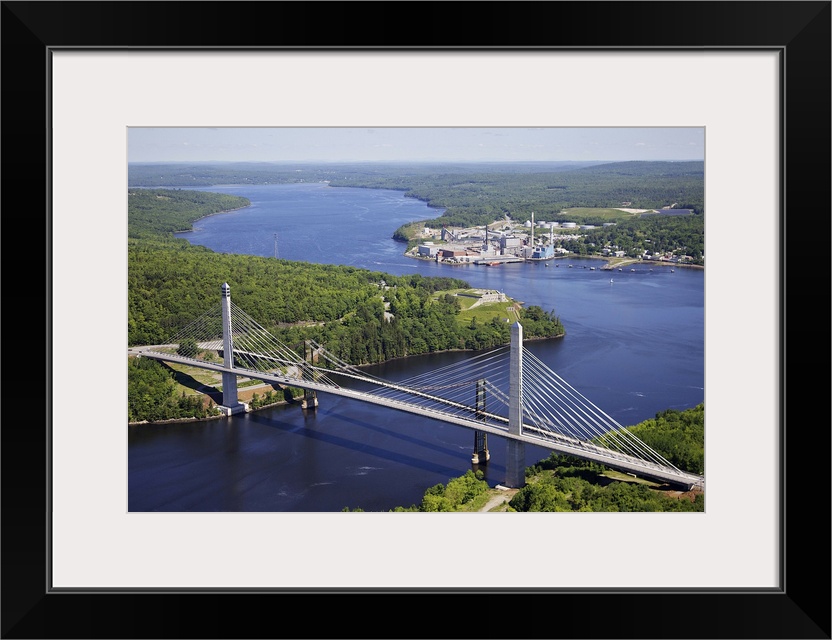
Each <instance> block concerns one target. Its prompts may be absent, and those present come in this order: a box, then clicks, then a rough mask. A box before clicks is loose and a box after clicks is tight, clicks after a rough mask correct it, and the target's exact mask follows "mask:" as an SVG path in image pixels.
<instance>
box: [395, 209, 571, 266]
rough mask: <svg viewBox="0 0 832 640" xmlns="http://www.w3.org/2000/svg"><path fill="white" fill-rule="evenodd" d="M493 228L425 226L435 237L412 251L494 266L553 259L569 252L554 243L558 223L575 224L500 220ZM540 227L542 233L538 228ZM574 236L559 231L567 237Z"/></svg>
mask: <svg viewBox="0 0 832 640" xmlns="http://www.w3.org/2000/svg"><path fill="white" fill-rule="evenodd" d="M494 226H495V228H494V229H490V228H489V227H488V226H486V227H485V228H469V229H457V230H453V229H449V228H447V227H445V226H443V227H442V230H441V232H438V235H439V237H438V238H436V235H437V232H433V231H432V230H429V229H425V231H424V234H423V235H427V236H428V237H431V238H435V239H436V240H438V241H439V242H437V241H436V240H430V241H428V240H426V241H425V242H423V243H421V244H419V245H418V246H417V247H416V248H415V249H413V250H411V255H413V256H416V257H419V258H423V259H432V260H436V261H437V262H443V263H447V264H480V265H482V264H484V265H488V266H495V265H499V264H504V263H507V262H525V261H527V260H529V261H541V260H551V259H553V258H555V257H558V256H563V255H566V254H568V253H569V252H568V251H567V250H566V249H563V248H561V247H556V246H555V236H554V229H555V228H556V227H558V226H563V227H564V228H575V227H576V226H577V225H575V223H569V222H566V223H563V225H560V224H559V223H557V222H538V223H537V224H535V222H534V213H532V219H531V221H529V222H526V223H525V224H524V225H519V226H517V227H513V226H511V225H508V224H503V223H499V224H497V225H494ZM536 229H540V233H539V234H535V230H536ZM569 237H572V236H562V235H560V234H559V235H558V238H559V239H561V238H563V239H565V238H569Z"/></svg>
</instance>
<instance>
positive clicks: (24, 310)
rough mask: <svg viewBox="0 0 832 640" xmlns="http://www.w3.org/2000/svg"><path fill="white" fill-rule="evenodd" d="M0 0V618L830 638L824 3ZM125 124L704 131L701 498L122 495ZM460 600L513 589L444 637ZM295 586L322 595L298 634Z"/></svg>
mask: <svg viewBox="0 0 832 640" xmlns="http://www.w3.org/2000/svg"><path fill="white" fill-rule="evenodd" d="M2 11H3V13H2V47H3V52H4V54H5V56H4V62H3V86H4V88H5V96H4V98H5V99H4V114H3V123H4V125H5V135H4V140H3V144H4V160H5V162H4V169H5V180H4V187H5V189H4V195H3V199H4V204H5V205H6V206H5V208H4V214H5V215H4V222H5V223H6V229H5V234H4V237H5V238H6V243H5V244H6V249H7V252H6V256H7V258H6V263H7V265H6V266H7V269H6V273H7V278H6V280H7V282H6V284H7V287H6V292H5V293H6V296H5V298H6V314H5V318H4V319H5V320H6V322H5V338H6V340H5V343H4V347H6V350H5V355H6V358H5V362H6V366H5V371H4V373H5V374H6V376H5V383H6V384H4V390H5V395H4V399H5V401H6V402H5V404H4V406H5V418H6V420H5V424H4V428H3V429H2V432H0V433H2V435H1V436H0V437H2V444H3V447H2V450H3V454H2V455H3V459H2V460H3V480H4V482H3V493H2V505H1V506H2V513H3V516H4V518H3V523H2V527H3V529H2V534H3V535H2V539H3V542H2V544H3V547H2V551H3V559H2V560H3V561H2V565H1V566H0V571H2V576H3V581H4V582H3V584H4V588H3V594H2V599H3V602H2V634H3V637H4V638H35V637H37V638H69V637H84V638H97V637H108V638H116V637H148V638H150V637H201V638H208V637H282V636H284V635H287V634H289V635H292V636H293V637H305V636H306V637H353V636H356V637H397V636H399V635H402V636H406V637H437V636H440V635H449V636H452V637H456V636H459V637H468V636H469V635H472V636H473V635H477V636H479V635H483V634H486V635H489V636H494V635H496V636H498V637H574V638H582V637H586V638H590V637H609V638H636V637H638V638H653V637H655V638H674V637H678V638H711V637H713V638H829V637H830V579H829V578H830V563H829V550H830V549H829V547H830V545H829V541H830V535H829V534H830V529H829V511H828V509H829V505H830V500H829V498H830V495H829V486H830V483H829V473H830V469H829V456H828V453H829V444H830V442H829V437H830V432H829V431H830V430H829V428H828V426H827V424H826V420H822V421H821V422H822V424H821V426H819V427H818V426H817V422H818V419H817V417H815V415H814V414H815V413H817V411H816V410H815V408H814V403H815V402H816V396H817V394H816V393H812V394H811V395H810V394H809V393H808V392H809V390H814V389H817V388H818V385H817V384H816V380H817V376H818V373H817V370H818V368H817V363H814V364H813V358H812V356H813V355H814V354H815V353H817V352H818V340H819V339H820V337H824V338H825V337H826V336H828V335H829V333H828V331H829V326H830V325H829V318H828V315H827V314H828V304H826V301H827V298H826V296H827V295H828V292H829V287H828V281H827V280H826V279H827V278H828V275H829V269H828V258H827V257H826V256H825V255H824V262H825V264H824V266H822V267H816V266H815V265H813V264H812V259H813V258H814V259H817V258H818V257H819V256H821V255H823V254H825V253H826V251H827V248H826V246H825V245H823V246H821V247H813V248H812V249H809V248H808V246H807V244H808V243H809V242H810V239H811V238H814V237H816V234H817V233H818V232H817V231H816V229H815V227H816V226H817V225H818V224H820V226H821V232H822V237H824V238H826V239H828V238H829V233H828V232H829V228H828V225H829V193H830V56H829V53H830V3H829V2H742V3H731V2H728V3H711V2H649V3H647V2H646V3H640V2H609V3H607V2H575V3H573V2H553V3H519V4H518V3H499V2H498V3H483V4H479V5H473V4H465V5H463V4H461V3H442V4H439V3H419V4H416V3H401V4H398V5H396V4H391V5H382V4H370V3H318V5H315V4H306V3H303V4H301V3H280V2H275V3H254V2H242V3H233V4H232V3H224V2H213V3H199V4H197V3H177V2H166V3H149V2H148V3H119V2H100V3H77V2H62V3H51V2H3V5H2ZM380 11H381V12H382V13H383V18H384V20H385V24H386V27H385V28H384V29H381V30H379V29H377V25H378V24H380V23H378V22H377V20H380V19H382V14H381V13H380ZM270 12H276V13H277V14H279V19H275V20H272V19H270V18H267V15H271V13H270ZM393 15H396V16H397V17H399V18H400V19H397V20H395V22H394V23H390V22H386V20H387V18H389V17H390V16H393ZM600 15H603V16H604V20H603V21H602V20H600V19H599V16H600ZM463 16H464V17H463ZM589 25H591V28H588V26H589ZM390 29H395V31H396V34H395V35H391V33H390ZM391 41H393V42H394V44H391ZM395 41H398V43H395ZM137 127H148V128H154V127H158V128H162V127H216V128H226V127H252V128H257V127H370V128H374V127H430V128H439V127H578V128H579V127H699V128H703V129H704V131H705V140H706V152H705V168H706V179H705V184H706V191H705V200H706V203H707V211H708V213H707V222H708V224H707V225H706V247H707V250H706V253H707V259H708V264H707V267H706V271H705V291H706V298H705V300H706V303H705V343H706V346H705V376H706V392H705V393H706V396H707V398H706V399H707V404H708V413H707V418H706V422H707V428H706V450H707V452H706V461H707V473H706V477H707V478H708V494H707V508H706V511H705V513H704V514H673V515H672V516H668V514H647V513H635V514H575V515H576V516H584V515H586V516H598V517H592V518H583V517H575V518H572V517H566V518H564V517H560V516H561V515H562V514H557V513H551V514H531V513H527V514H522V513H516V514H500V515H496V514H495V515H493V516H487V517H485V519H484V520H483V519H482V518H481V517H480V516H478V515H477V514H451V515H453V516H454V519H448V518H445V517H443V516H444V515H445V514H404V513H403V514H386V513H383V514H373V513H301V514H292V513H239V512H237V513H217V512H185V513H182V512H171V513H165V512H143V513H136V512H131V511H130V510H129V509H128V506H127V498H128V496H127V472H126V470H127V436H126V434H125V431H124V419H123V416H124V407H125V405H126V373H125V371H124V349H125V341H126V340H125V336H126V332H127V313H126V311H127V290H126V286H125V282H126V277H127V270H126V245H125V242H124V239H125V238H126V235H127V221H126V210H125V193H126V188H127V158H128V155H127V150H128V143H129V134H128V131H129V130H130V129H131V128H137ZM818 211H820V215H818ZM798 221H799V222H800V223H801V224H800V225H798V224H797V222H798ZM807 231H808V233H807ZM798 243H799V245H798ZM32 247H37V250H33V249H32ZM41 251H43V254H41ZM275 251H277V249H275ZM787 257H790V258H791V264H792V267H793V268H792V269H791V270H789V269H787V261H786V258H787ZM807 273H811V277H807ZM818 273H822V274H824V275H823V278H822V282H821V283H820V284H819V283H817V282H816V281H817V279H818V278H819V277H820V276H818ZM10 276H16V277H14V279H12V278H11V277H10ZM789 284H791V285H792V286H791V287H789V286H788V285H789ZM818 291H819V292H820V293H818ZM796 292H797V293H796ZM787 294H791V295H790V296H789V298H790V301H791V303H792V307H793V309H794V308H795V307H794V304H795V303H798V304H799V303H800V302H801V300H805V301H806V304H805V305H804V307H806V308H805V310H804V311H803V313H801V314H797V313H794V312H793V313H792V314H791V317H790V318H789V317H788V316H787V305H786V301H787ZM810 296H811V297H810ZM818 296H823V297H822V298H821V304H818V303H817V297H818ZM810 300H811V302H810ZM818 309H820V312H818ZM33 316H34V317H37V318H38V322H36V323H34V325H35V331H37V332H38V333H37V334H36V335H34V336H32V335H31V333H32V324H33V323H32V317H33ZM41 319H44V320H45V323H44V326H43V329H41V326H40V324H39V322H40V320H41ZM789 319H790V320H791V323H788V322H787V321H788V320H789ZM818 324H820V326H816V325H818ZM41 331H42V333H41ZM30 336H31V337H30ZM33 344H34V345H37V346H38V347H40V345H41V344H42V345H43V350H40V349H35V351H34V352H33V350H32V345H33ZM787 346H788V351H787ZM826 353H828V351H824V354H826ZM789 354H790V355H791V356H792V357H791V358H789V357H788V355H789ZM788 364H790V365H791V366H787V365H788ZM787 381H788V382H789V385H788V391H789V393H787V385H786V383H787ZM824 397H825V396H824ZM787 400H788V402H787ZM807 409H808V410H809V411H810V412H811V413H812V415H811V416H807V417H804V413H805V410H807ZM804 434H805V440H804ZM818 450H820V452H821V455H820V456H817V455H807V454H812V453H815V452H817V451H818ZM433 515H436V516H439V517H437V518H431V517H430V516H433ZM654 515H663V516H668V517H663V518H659V519H657V518H654V517H653V516H654ZM676 515H682V516H690V515H695V516H697V517H695V518H690V517H682V518H678V517H675V516H676ZM422 516H428V517H426V518H423V517H422ZM343 595H349V596H352V597H353V599H352V600H349V601H347V600H344V599H343V598H338V596H343ZM357 596H364V598H362V599H361V600H357V599H355V598H356V597H357ZM451 596H473V597H474V598H477V597H479V598H488V603H489V604H491V603H494V604H497V603H498V602H499V603H500V604H503V605H505V604H509V603H510V604H512V605H520V606H521V607H522V609H521V613H520V615H518V616H512V615H511V614H510V613H509V611H508V610H505V611H503V612H502V613H503V615H501V616H496V617H499V618H500V620H493V621H492V620H489V621H485V620H483V621H480V622H481V625H482V626H477V625H476V624H474V625H473V626H472V625H471V623H470V621H466V622H465V623H457V624H453V623H450V624H446V623H444V622H443V623H442V624H441V625H440V628H441V631H437V630H436V618H435V616H426V615H424V614H425V610H424V609H423V608H422V605H423V604H424V603H425V602H429V603H431V604H433V605H436V606H443V607H447V603H448V602H449V601H448V600H445V598H449V597H451ZM507 596H514V598H513V599H511V600H506V599H505V598H506V597H507ZM285 597H290V598H291V602H292V603H293V604H294V603H297V604H305V605H306V606H310V605H311V606H320V605H321V604H323V605H324V606H334V607H335V610H336V611H337V612H338V613H339V614H342V615H343V617H342V616H341V615H336V616H327V619H329V618H331V621H328V622H325V623H319V622H316V623H315V624H314V626H313V627H310V628H308V629H306V630H301V631H298V630H297V628H296V627H293V626H292V625H289V626H285V625H286V624H288V621H289V618H287V617H286V616H281V615H280V613H282V612H283V610H284V609H283V608H284V607H285V603H286V601H284V600H277V598H285ZM321 598H325V599H324V600H321ZM379 598H384V599H383V600H379ZM419 598H421V600H420V599H419ZM425 598H428V600H427V601H426V600H425ZM498 598H499V600H498ZM520 598H525V599H526V600H525V601H521V600H520ZM553 598H554V599H553ZM304 599H306V600H308V602H302V601H303V600H304ZM346 602H351V603H353V604H357V603H360V604H362V605H364V606H365V609H363V610H361V612H359V611H358V610H356V609H353V608H352V607H343V605H344V604H345V603H346ZM469 602H475V603H476V602H484V600H476V599H470V598H466V600H464V601H462V602H460V603H459V604H466V605H467V604H468V603H469ZM391 603H395V605H396V606H395V607H394V608H392V609H390V608H388V607H389V606H390V604H391ZM378 604H381V605H382V607H383V608H384V609H385V614H384V615H382V612H381V611H379V610H378V609H376V608H375V607H377V605H378ZM342 607H343V608H342ZM367 607H369V608H367ZM206 612H210V614H208V615H207V614H206ZM391 612H395V614H398V615H399V616H401V617H403V618H405V617H406V620H404V621H403V622H402V623H403V624H405V625H406V628H407V632H406V633H399V632H397V631H393V630H392V627H390V626H389V625H390V624H391V623H392V621H388V618H387V616H389V614H390V613H391ZM366 615H371V616H372V620H373V621H374V622H375V621H376V619H378V622H377V623H376V626H377V627H378V630H376V629H370V630H368V629H367V626H368V625H367V624H366V622H364V621H362V622H360V623H358V619H356V618H364V617H365V616H366ZM348 616H352V618H353V620H348ZM489 617H495V616H489ZM515 617H516V620H512V621H511V622H509V620H508V618H515ZM414 618H415V619H414ZM351 623H352V624H351ZM356 623H358V624H356ZM353 625H355V627H354V628H353ZM486 625H487V626H486ZM290 628H291V629H292V630H291V631H290V632H289V631H287V629H290ZM486 629H487V631H485V630H486Z"/></svg>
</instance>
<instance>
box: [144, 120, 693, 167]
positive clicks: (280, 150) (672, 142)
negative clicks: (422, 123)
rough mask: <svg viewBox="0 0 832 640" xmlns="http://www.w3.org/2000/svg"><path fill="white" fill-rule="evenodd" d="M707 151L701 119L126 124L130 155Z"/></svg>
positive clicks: (301, 157)
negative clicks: (653, 123)
mask: <svg viewBox="0 0 832 640" xmlns="http://www.w3.org/2000/svg"><path fill="white" fill-rule="evenodd" d="M704 159H705V129H704V127H631V128H617V127H582V128H557V127H550V128H549V127H547V128H526V127H504V128H483V127H446V128H444V127H379V128H366V127H308V128H304V127H273V128H256V127H251V128H249V127H226V128H209V127H153V128H151V127H131V128H129V130H128V162H477V161H479V162H503V161H569V160H574V161H596V160H597V161H611V162H618V161H627V160H704Z"/></svg>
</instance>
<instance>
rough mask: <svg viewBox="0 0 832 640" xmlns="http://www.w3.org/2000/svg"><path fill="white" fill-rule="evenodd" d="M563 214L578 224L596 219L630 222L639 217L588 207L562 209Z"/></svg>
mask: <svg viewBox="0 0 832 640" xmlns="http://www.w3.org/2000/svg"><path fill="white" fill-rule="evenodd" d="M564 213H566V215H568V216H570V217H572V218H574V220H573V221H574V222H578V223H581V222H583V221H584V220H587V219H594V220H597V219H598V218H601V219H603V220H607V221H609V222H615V221H617V220H630V219H632V218H638V217H639V216H640V215H641V214H640V213H628V212H627V211H621V210H620V209H592V208H588V207H575V208H574V209H564ZM555 231H557V229H555Z"/></svg>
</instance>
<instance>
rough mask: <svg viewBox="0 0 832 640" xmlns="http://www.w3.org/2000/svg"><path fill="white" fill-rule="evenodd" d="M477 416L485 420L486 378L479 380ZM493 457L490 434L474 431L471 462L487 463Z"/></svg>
mask: <svg viewBox="0 0 832 640" xmlns="http://www.w3.org/2000/svg"><path fill="white" fill-rule="evenodd" d="M476 407H477V418H478V419H479V420H485V380H482V379H481V380H477V396H476ZM490 459H491V454H490V453H489V451H488V434H487V433H486V432H485V431H474V452H473V453H472V454H471V464H485V463H486V462H488V461H489V460H490Z"/></svg>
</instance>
